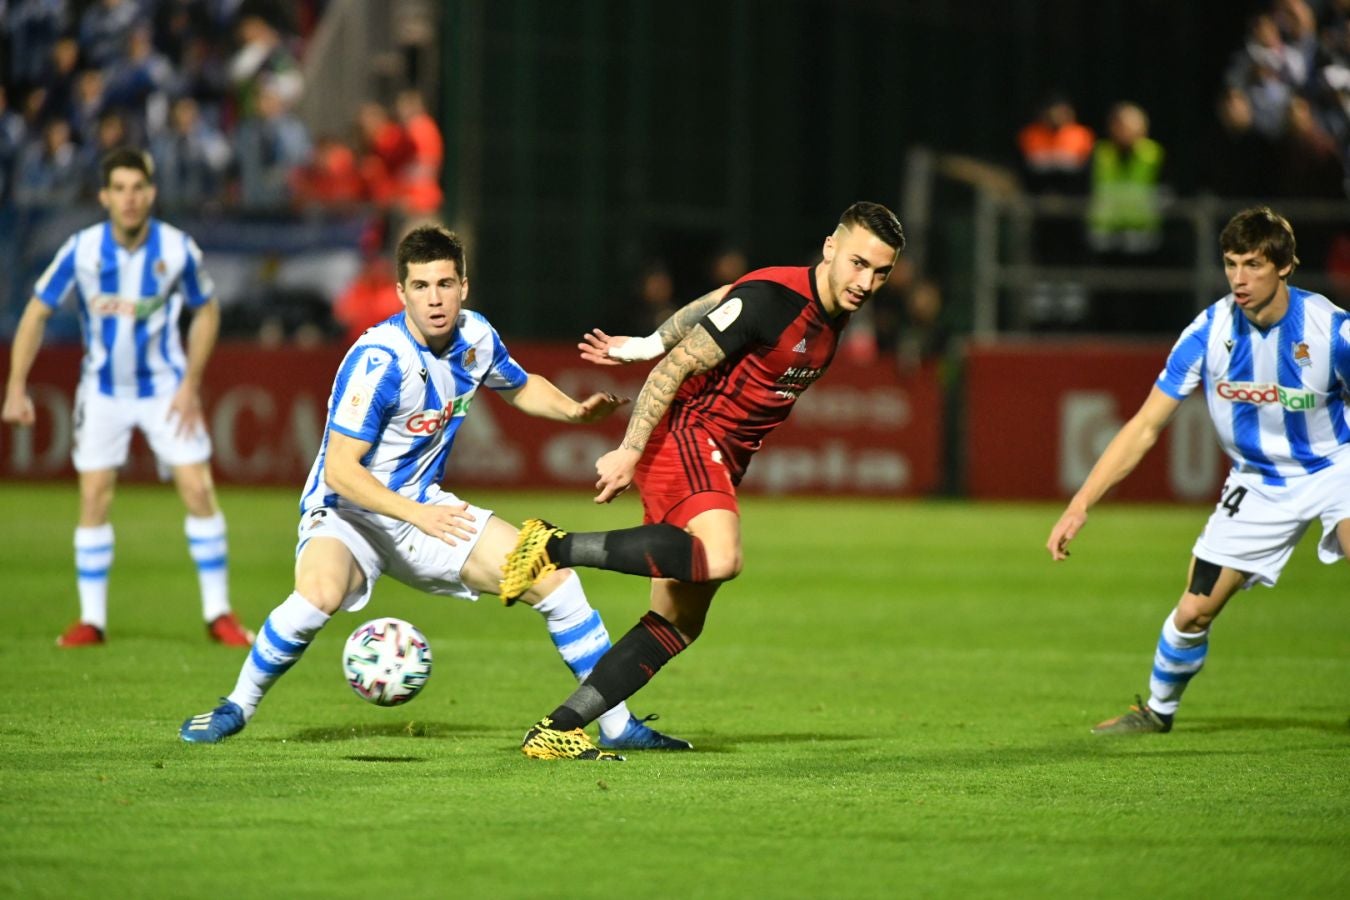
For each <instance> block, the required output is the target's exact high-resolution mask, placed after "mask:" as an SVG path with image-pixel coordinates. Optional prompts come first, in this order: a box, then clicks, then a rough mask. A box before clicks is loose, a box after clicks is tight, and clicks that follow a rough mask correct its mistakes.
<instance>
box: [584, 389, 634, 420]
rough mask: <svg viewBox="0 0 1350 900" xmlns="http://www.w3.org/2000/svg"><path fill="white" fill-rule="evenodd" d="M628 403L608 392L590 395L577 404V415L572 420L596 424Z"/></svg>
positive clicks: (625, 398) (624, 398)
mask: <svg viewBox="0 0 1350 900" xmlns="http://www.w3.org/2000/svg"><path fill="white" fill-rule="evenodd" d="M629 402H630V401H629V399H628V398H627V397H616V396H614V395H613V394H611V393H610V392H609V391H601V392H599V393H596V394H591V395H590V396H589V397H587V398H586V399H585V400H582V401H581V402H580V403H579V404H577V407H578V409H577V413H576V415H575V416H573V419H572V420H573V421H574V422H598V421H600V420H601V419H603V418H606V417H607V416H609V415H610V414H611V413H612V412H614V410H616V409H618V408H619V407H621V406H623V405H624V404H626V403H629Z"/></svg>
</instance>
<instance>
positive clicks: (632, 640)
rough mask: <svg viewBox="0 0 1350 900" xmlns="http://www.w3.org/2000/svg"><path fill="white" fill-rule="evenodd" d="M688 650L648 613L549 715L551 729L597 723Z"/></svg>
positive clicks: (667, 626)
mask: <svg viewBox="0 0 1350 900" xmlns="http://www.w3.org/2000/svg"><path fill="white" fill-rule="evenodd" d="M688 646H689V642H688V641H687V640H685V638H684V635H682V634H680V632H679V631H677V630H676V628H675V626H674V625H672V624H670V623H669V622H667V621H666V620H665V619H663V618H662V617H661V616H659V615H657V614H656V613H654V612H649V613H647V614H646V615H645V616H643V617H642V618H641V619H639V620H638V623H637V624H636V625H634V626H633V628H632V629H631V630H630V631H629V632H628V633H627V634H625V635H624V636H623V637H621V638H619V640H618V641H617V642H616V643H615V644H614V646H613V647H610V648H609V650H608V651H607V652H606V653H605V655H604V656H602V657H600V661H599V662H598V663H596V664H595V668H594V669H592V670H591V674H590V675H588V676H586V680H585V681H584V682H582V683H581V686H580V687H578V688H577V689H576V691H575V692H574V693H573V694H572V696H570V697H568V698H567V699H566V700H565V701H563V705H562V706H560V707H558V708H557V709H555V710H554V711H553V712H552V713H551V714H550V715H549V718H550V719H552V720H553V725H552V727H553V728H556V729H557V730H559V731H571V730H572V729H574V728H581V727H583V726H584V725H587V724H589V723H590V722H593V721H595V720H596V719H598V718H599V717H600V714H601V713H603V712H604V711H605V710H607V709H609V708H611V707H613V706H614V705H615V704H617V703H618V702H619V701H621V700H627V699H628V698H629V697H631V696H632V695H633V694H636V693H637V692H638V690H640V689H641V688H642V686H643V685H644V684H646V683H647V682H648V681H650V680H651V679H652V678H653V676H655V675H656V673H657V672H659V671H661V667H662V666H664V665H665V664H666V663H668V662H670V661H671V660H672V659H674V658H675V655H676V654H677V653H679V652H680V651H681V650H683V649H684V648H685V647H688Z"/></svg>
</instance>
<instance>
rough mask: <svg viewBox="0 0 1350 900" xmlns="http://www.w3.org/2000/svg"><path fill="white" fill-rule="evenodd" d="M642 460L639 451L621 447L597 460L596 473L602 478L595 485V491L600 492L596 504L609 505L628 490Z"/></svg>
mask: <svg viewBox="0 0 1350 900" xmlns="http://www.w3.org/2000/svg"><path fill="white" fill-rule="evenodd" d="M641 458H642V454H641V453H639V452H638V451H636V450H625V449H624V448H622V447H620V448H619V449H618V450H611V451H609V452H608V453H606V454H605V455H604V456H602V457H600V458H599V459H598V460H596V463H595V473H596V474H597V475H599V476H600V480H599V481H597V482H596V483H595V489H596V491H598V493H597V494H596V495H595V502H596V503H608V502H609V501H611V500H613V499H614V498H615V497H617V496H619V495H620V494H622V493H623V492H624V491H626V490H628V486H629V485H630V484H632V483H633V473H634V472H635V471H637V464H638V460H639V459H641Z"/></svg>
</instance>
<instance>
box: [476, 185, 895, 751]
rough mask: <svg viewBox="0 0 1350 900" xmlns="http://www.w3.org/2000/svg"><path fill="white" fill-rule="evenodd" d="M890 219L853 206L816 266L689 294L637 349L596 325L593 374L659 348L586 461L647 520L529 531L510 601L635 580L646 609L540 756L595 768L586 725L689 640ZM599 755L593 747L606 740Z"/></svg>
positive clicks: (541, 743) (735, 563)
mask: <svg viewBox="0 0 1350 900" xmlns="http://www.w3.org/2000/svg"><path fill="white" fill-rule="evenodd" d="M904 243H905V239H904V233H903V231H902V230H901V227H900V222H899V221H898V220H897V219H896V217H895V214H894V213H892V212H891V211H890V210H889V209H887V208H886V207H884V206H881V205H880V204H876V203H866V202H861V203H855V204H853V205H852V206H850V207H849V208H848V209H847V210H845V211H844V214H843V216H842V217H841V218H840V220H839V224H838V226H837V227H836V228H835V230H834V232H833V233H832V234H830V235H829V236H828V237H826V238H825V243H824V247H823V248H822V260H821V262H819V263H817V264H816V265H814V266H805V267H795V268H793V267H783V268H771V269H760V270H758V271H756V272H751V273H750V274H749V275H746V276H745V277H744V278H742V279H741V280H740V281H738V282H736V283H735V284H734V285H731V286H730V287H724V288H720V289H718V290H716V291H713V292H712V293H710V294H708V295H706V296H704V297H701V298H699V299H698V300H696V301H694V302H693V303H691V304H689V305H688V306H686V307H684V308H683V309H681V310H680V311H679V312H677V313H675V315H673V316H671V318H670V319H668V320H667V321H666V322H665V323H664V324H662V326H661V327H660V328H659V329H658V330H657V331H656V332H655V333H654V334H652V335H649V336H647V337H645V338H631V337H611V336H610V335H607V334H605V333H604V332H602V331H599V330H596V331H593V332H592V333H591V334H589V335H587V336H586V337H585V339H584V343H582V344H581V345H580V348H581V351H582V356H583V357H584V358H586V359H587V360H589V361H591V362H594V363H597V364H601V365H621V364H623V363H625V362H631V361H636V360H647V359H653V358H655V357H657V356H660V355H661V354H662V353H665V357H664V358H663V359H662V360H661V362H659V363H658V364H657V365H656V367H655V368H654V369H652V372H651V374H650V375H649V376H648V377H647V381H646V383H645V384H644V385H643V387H642V391H641V393H640V394H639V395H638V398H637V400H636V401H635V403H634V407H633V413H632V416H631V417H630V418H629V422H628V429H627V432H626V433H625V435H624V439H623V443H622V444H621V445H620V446H619V448H618V449H616V450H612V451H610V452H609V453H607V454H605V455H604V456H602V457H601V458H600V460H599V461H598V462H597V463H596V472H597V474H598V475H599V480H598V481H597V482H596V490H597V491H598V493H597V495H596V498H595V499H596V502H597V503H608V502H609V501H610V500H612V499H614V498H615V497H617V496H618V495H619V494H620V493H622V492H623V491H624V490H626V489H627V488H628V486H629V485H630V484H633V483H636V484H637V486H638V489H639V491H640V493H641V496H642V504H643V512H644V523H643V524H642V525H641V526H639V527H637V528H629V529H623V530H618V531H604V532H589V533H578V534H569V533H567V532H564V531H562V530H561V529H557V528H554V527H553V526H551V525H549V524H548V523H545V522H541V521H539V520H531V521H529V522H527V523H526V524H525V526H524V527H523V528H522V530H521V534H520V540H519V543H517V545H516V549H515V550H514V551H513V552H512V554H511V556H510V557H508V559H507V563H506V566H505V568H504V571H505V572H506V577H505V579H504V580H503V582H502V590H501V596H502V599H503V600H504V601H506V602H511V600H512V598H513V597H515V596H517V595H519V594H520V593H522V592H524V591H525V590H527V589H528V588H529V587H530V585H531V584H533V583H534V580H535V579H536V578H539V577H542V575H544V574H546V573H547V572H549V571H552V570H553V569H555V568H557V567H560V566H588V567H592V568H600V569H609V570H611V571H617V572H627V573H630V574H635V575H647V576H650V577H651V579H652V593H651V609H650V611H649V612H648V613H647V614H646V615H645V616H643V617H642V619H641V620H640V622H639V623H638V625H637V626H636V627H635V628H633V630H632V631H630V632H629V633H628V634H627V635H625V636H624V637H623V638H622V639H621V640H620V641H618V642H617V643H616V644H615V645H614V646H613V648H611V649H610V651H609V652H608V653H606V654H605V656H604V657H602V658H601V660H600V662H599V663H598V664H597V665H596V667H595V669H594V670H593V671H592V673H591V675H590V677H589V678H587V680H586V681H585V682H584V683H583V684H582V685H581V687H580V688H579V689H578V690H577V691H576V693H574V694H573V695H572V696H571V697H569V698H568V699H567V701H565V702H564V703H563V705H562V706H560V707H558V709H556V710H555V711H554V712H553V714H552V715H550V716H548V717H547V718H545V719H544V720H543V721H541V722H540V723H538V724H537V725H535V727H534V728H532V729H531V730H530V732H529V734H527V735H526V739H525V743H524V744H523V745H522V750H523V751H524V752H525V754H526V755H527V756H534V757H540V758H585V759H596V758H605V757H606V755H607V754H605V753H603V752H601V751H597V750H596V748H594V747H591V746H590V744H589V739H587V738H586V737H585V734H584V732H582V731H581V728H582V726H584V725H585V724H587V723H588V722H590V721H591V720H593V719H594V718H596V716H598V715H599V714H600V713H602V712H604V711H605V710H606V709H608V708H609V707H610V706H612V705H613V704H615V703H617V702H619V701H620V700H624V699H626V698H627V697H628V696H630V695H631V694H632V693H634V692H635V691H637V690H638V689H639V688H640V687H642V685H643V684H645V683H646V682H647V681H648V680H649V679H650V678H651V677H652V676H653V675H655V674H656V672H657V670H659V669H660V668H661V667H662V666H663V665H665V664H666V663H667V662H669V661H670V659H671V658H672V657H674V656H675V654H677V653H679V652H680V651H681V650H683V649H684V648H685V647H687V646H688V645H689V644H690V643H691V642H692V641H694V640H695V639H696V638H697V637H698V636H699V634H700V633H701V632H702V630H703V623H704V620H705V618H706V616H707V612H708V608H709V606H710V605H711V603H712V599H713V596H714V594H716V592H717V589H718V587H719V586H720V585H721V583H722V582H723V581H728V580H730V579H732V578H735V577H736V576H737V575H738V574H739V573H740V571H741V531H740V513H739V508H738V506H737V503H736V485H737V484H739V483H740V480H741V478H742V477H743V476H744V475H745V471H746V468H747V467H748V466H749V464H750V459H751V457H753V456H754V454H755V452H756V451H757V450H759V447H760V445H761V443H762V442H763V441H764V439H765V438H766V437H768V435H769V434H770V433H771V432H772V431H773V430H774V428H776V427H777V426H778V425H779V424H781V423H782V422H783V421H784V420H785V419H786V418H787V417H788V414H789V413H790V412H791V411H792V407H793V404H794V402H795V401H796V399H797V397H798V396H800V395H801V393H802V391H804V390H806V389H807V388H808V387H810V386H811V384H812V383H813V382H815V380H816V379H817V378H819V377H820V376H821V375H823V374H824V373H825V370H826V369H827V368H828V367H829V364H830V361H831V360H832V359H833V358H834V353H835V349H836V347H837V346H838V343H839V336H840V333H841V332H842V331H843V328H844V326H845V325H846V324H847V323H848V320H849V317H850V316H851V315H852V313H854V312H856V311H857V310H858V309H859V308H861V307H862V306H863V304H865V303H867V301H868V300H870V299H871V298H872V296H873V294H874V293H875V292H876V291H877V289H878V288H880V287H881V285H882V284H883V283H884V282H885V281H886V278H887V276H889V275H890V273H891V270H892V269H893V268H894V266H895V263H896V260H897V258H898V257H899V254H900V251H901V250H902V249H904ZM601 746H602V747H603V746H604V741H603V739H602V741H601Z"/></svg>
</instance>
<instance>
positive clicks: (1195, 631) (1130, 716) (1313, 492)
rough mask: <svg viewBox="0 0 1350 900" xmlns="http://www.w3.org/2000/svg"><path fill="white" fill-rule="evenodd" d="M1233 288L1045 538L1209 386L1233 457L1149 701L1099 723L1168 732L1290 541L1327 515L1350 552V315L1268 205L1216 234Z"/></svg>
mask: <svg viewBox="0 0 1350 900" xmlns="http://www.w3.org/2000/svg"><path fill="white" fill-rule="evenodd" d="M1219 247H1220V249H1221V250H1222V252H1223V263H1224V273H1225V275H1226V276H1227V278H1228V285H1229V287H1230V288H1231V291H1230V293H1228V294H1227V295H1226V296H1224V297H1223V298H1222V299H1220V300H1219V301H1218V302H1216V303H1214V304H1213V305H1211V306H1210V307H1209V308H1207V309H1206V310H1205V311H1204V312H1202V313H1201V314H1200V315H1198V316H1196V318H1195V321H1194V322H1192V323H1191V324H1190V326H1189V327H1187V328H1186V330H1185V331H1183V332H1182V334H1181V337H1180V339H1179V340H1178V341H1177V342H1176V345H1175V346H1174V347H1173V348H1172V352H1171V354H1170V355H1169V356H1168V358H1167V365H1166V367H1165V368H1164V369H1163V371H1162V374H1161V375H1159V376H1158V380H1157V383H1156V384H1155V385H1154V387H1153V390H1152V392H1151V393H1150V394H1149V396H1148V399H1146V400H1145V401H1144V405H1143V406H1142V407H1141V408H1140V410H1139V412H1137V413H1136V414H1135V416H1134V417H1133V418H1132V419H1131V420H1130V421H1129V422H1127V423H1126V424H1125V426H1124V427H1123V428H1122V429H1121V430H1120V433H1119V434H1117V435H1116V436H1115V437H1114V438H1113V439H1112V440H1111V443H1110V444H1109V445H1107V447H1106V449H1105V450H1104V451H1103V452H1102V455H1101V458H1100V459H1098V460H1097V463H1096V465H1095V466H1093V468H1092V471H1091V472H1090V473H1089V474H1088V477H1087V479H1086V480H1085V481H1084V482H1083V486H1082V487H1081V488H1080V489H1079V491H1078V493H1077V494H1075V495H1074V498H1073V499H1072V500H1071V501H1070V502H1069V505H1068V508H1067V509H1065V511H1064V514H1063V515H1062V516H1060V519H1059V521H1058V522H1057V523H1056V524H1055V527H1054V529H1053V530H1052V531H1051V532H1050V539H1049V541H1048V542H1047V544H1046V546H1047V548H1048V549H1049V551H1050V555H1051V556H1052V558H1054V559H1056V560H1062V559H1064V558H1066V557H1067V556H1068V555H1069V551H1068V544H1069V542H1070V541H1072V540H1073V538H1074V536H1075V535H1077V534H1078V531H1079V530H1080V529H1081V528H1082V527H1083V525H1084V523H1085V522H1086V521H1087V513H1088V510H1089V509H1090V508H1091V507H1092V506H1093V504H1095V503H1096V502H1097V501H1098V500H1100V499H1101V498H1102V497H1103V496H1104V495H1105V494H1106V492H1107V491H1108V490H1110V489H1111V487H1113V486H1114V485H1116V484H1117V483H1119V482H1120V481H1121V480H1122V479H1123V478H1125V476H1127V475H1128V474H1129V473H1130V472H1131V471H1133V470H1134V468H1135V466H1136V465H1138V464H1139V461H1140V460H1141V459H1143V457H1144V454H1145V453H1147V452H1148V450H1149V448H1151V447H1152V446H1153V445H1154V443H1156V442H1157V440H1158V436H1159V435H1160V434H1161V433H1162V430H1163V429H1164V428H1165V427H1166V426H1167V423H1168V422H1169V421H1170V420H1171V418H1172V415H1173V414H1174V413H1175V412H1176V410H1177V407H1178V406H1179V405H1180V404H1181V401H1182V400H1184V399H1185V398H1186V397H1187V396H1188V395H1190V394H1191V393H1192V392H1193V391H1194V390H1195V389H1196V388H1197V387H1200V386H1202V385H1203V387H1204V391H1205V400H1206V402H1207V403H1208V404H1209V413H1210V417H1211V418H1212V419H1213V420H1214V428H1215V430H1216V431H1217V432H1218V436H1219V441H1220V443H1221V444H1222V445H1223V449H1224V451H1225V452H1226V453H1227V454H1228V456H1229V458H1230V459H1231V460H1232V461H1233V467H1232V470H1231V472H1230V473H1229V476H1228V480H1227V481H1226V482H1225V483H1224V486H1223V490H1222V491H1221V492H1220V496H1219V503H1218V505H1217V506H1216V507H1215V510H1214V513H1213V514H1212V515H1211V516H1210V518H1209V522H1208V524H1206V526H1205V530H1204V531H1203V532H1202V533H1201V535H1200V537H1199V538H1198V539H1197V540H1196V542H1195V546H1194V548H1193V549H1192V551H1191V552H1192V559H1191V565H1190V574H1189V582H1188V586H1187V588H1186V591H1185V592H1184V593H1183V594H1182V595H1181V600H1180V602H1179V603H1178V604H1177V607H1176V609H1174V610H1173V611H1172V612H1171V613H1169V614H1168V616H1167V619H1166V620H1165V621H1164V622H1163V627H1162V635H1161V637H1160V638H1159V639H1158V645H1157V648H1156V650H1155V652H1154V657H1153V669H1152V673H1151V675H1150V677H1149V699H1148V701H1147V702H1145V701H1144V700H1143V698H1142V697H1141V698H1139V699H1138V701H1137V703H1136V704H1135V705H1134V706H1132V707H1131V708H1130V710H1129V711H1128V712H1126V713H1125V714H1123V715H1120V716H1117V717H1115V718H1113V719H1108V720H1106V721H1105V722H1102V723H1100V724H1099V725H1097V726H1096V727H1095V728H1094V729H1093V732H1094V733H1096V734H1125V733H1141V732H1142V733H1147V732H1165V731H1170V730H1171V728H1172V720H1173V716H1174V715H1175V714H1176V711H1177V707H1178V705H1179V704H1180V703H1181V695H1182V693H1183V692H1184V691H1185V689H1186V685H1187V684H1189V683H1190V680H1191V679H1192V678H1193V677H1194V676H1195V675H1196V673H1197V672H1199V671H1200V668H1201V667H1202V666H1203V665H1204V662H1205V657H1206V655H1207V654H1208V651H1209V631H1210V625H1211V623H1213V621H1214V619H1215V617H1217V616H1218V615H1219V613H1220V612H1221V611H1222V610H1223V607H1224V604H1226V603H1227V602H1228V600H1229V599H1230V598H1232V597H1233V595H1234V594H1236V593H1237V591H1238V590H1239V589H1242V588H1247V587H1251V586H1253V585H1255V584H1264V585H1267V586H1273V585H1274V584H1275V582H1276V581H1277V580H1278V579H1279V577H1280V572H1281V570H1282V569H1283V568H1284V565H1285V563H1286V562H1288V561H1289V556H1290V554H1291V553H1292V552H1293V549H1294V545H1295V544H1297V543H1298V541H1299V539H1300V538H1301V537H1302V536H1303V533H1304V531H1305V530H1307V528H1308V527H1309V526H1310V525H1311V524H1312V523H1313V522H1318V521H1320V522H1321V526H1322V534H1321V540H1320V541H1319V542H1318V545H1317V553H1318V557H1319V558H1320V559H1321V560H1322V561H1323V562H1324V563H1334V562H1336V561H1337V560H1339V559H1346V558H1350V410H1348V408H1347V404H1348V403H1350V313H1346V311H1345V310H1342V309H1340V308H1338V307H1336V306H1335V305H1334V304H1332V303H1331V301H1329V300H1327V298H1325V297H1323V296H1321V295H1320V294H1313V293H1309V292H1308V291H1303V290H1299V289H1298V288H1295V287H1290V286H1289V282H1288V279H1289V275H1290V273H1291V272H1293V270H1294V267H1295V266H1296V265H1297V264H1298V257H1297V256H1296V255H1295V247H1296V245H1295V240H1294V230H1293V228H1292V227H1290V225H1289V223H1288V222H1287V221H1286V220H1285V219H1284V218H1283V217H1282V216H1279V215H1277V214H1276V213H1274V212H1273V211H1271V210H1270V209H1268V208H1266V207H1258V208H1254V209H1248V210H1244V211H1242V212H1240V213H1238V214H1237V215H1236V216H1234V217H1233V218H1232V219H1231V220H1230V221H1229V222H1228V224H1227V225H1226V226H1225V227H1224V230H1223V232H1222V233H1221V234H1220V236H1219Z"/></svg>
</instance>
